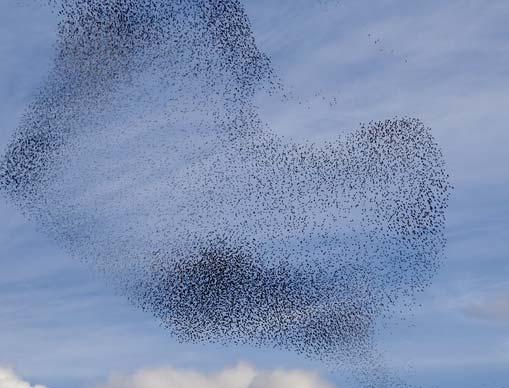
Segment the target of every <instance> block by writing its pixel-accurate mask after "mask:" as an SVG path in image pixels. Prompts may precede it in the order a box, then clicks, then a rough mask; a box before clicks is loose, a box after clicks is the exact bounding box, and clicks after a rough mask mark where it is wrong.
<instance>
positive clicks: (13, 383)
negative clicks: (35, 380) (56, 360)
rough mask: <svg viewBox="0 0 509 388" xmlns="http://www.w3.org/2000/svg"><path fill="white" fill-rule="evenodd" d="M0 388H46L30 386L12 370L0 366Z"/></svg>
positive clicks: (43, 387)
mask: <svg viewBox="0 0 509 388" xmlns="http://www.w3.org/2000/svg"><path fill="white" fill-rule="evenodd" d="M0 388H47V387H46V386H44V385H40V384H36V385H31V384H30V383H29V382H27V381H25V380H23V379H22V378H20V377H19V376H17V375H16V373H15V372H14V370H13V369H12V368H7V367H2V366H0Z"/></svg>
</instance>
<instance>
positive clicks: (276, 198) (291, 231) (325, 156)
mask: <svg viewBox="0 0 509 388" xmlns="http://www.w3.org/2000/svg"><path fill="white" fill-rule="evenodd" d="M50 3H51V4H52V5H53V6H54V7H55V10H56V12H57V13H58V15H59V24H58V29H57V36H58V41H57V44H56V55H55V60H54V66H53V68H52V69H51V72H50V74H49V75H48V78H47V80H46V82H45V84H44V86H43V87H42V88H41V89H40V90H39V91H38V94H37V95H36V96H35V98H34V100H33V102H32V103H31V104H30V106H29V107H28V108H27V110H26V113H25V115H24V117H23V119H22V121H21V123H20V125H19V127H18V129H17V130H16V132H15V134H14V136H13V139H12V141H11V143H10V145H9V146H8V149H7V150H6V153H5V156H4V157H3V159H2V161H1V169H0V186H1V188H2V191H3V193H4V194H5V195H6V196H7V197H8V198H10V199H11V200H12V201H13V202H14V203H15V204H17V205H18V206H19V207H20V209H22V211H23V212H24V213H25V214H26V216H27V217H28V218H30V219H31V220H34V221H35V222H36V223H37V224H38V225H39V226H40V228H41V229H42V230H44V232H45V233H47V234H49V235H50V236H52V237H53V238H54V239H55V240H57V241H58V242H59V243H60V244H61V245H62V246H63V247H64V248H65V249H67V250H69V252H71V253H72V254H73V255H75V256H77V257H79V258H80V259H82V260H84V261H86V262H89V263H91V264H92V265H93V266H94V267H95V268H97V269H98V270H99V271H102V272H103V273H104V274H105V275H106V276H108V277H109V279H111V280H112V281H113V282H114V283H115V284H116V285H117V286H118V287H120V288H121V290H122V292H124V293H125V294H126V295H127V296H128V297H129V298H130V299H131V300H132V301H133V302H134V303H135V304H136V305H138V306H140V307H141V308H143V309H144V310H146V311H149V312H151V313H152V314H154V315H155V316H156V317H158V319H159V320H160V321H161V322H162V324H163V325H164V326H165V327H167V328H168V330H170V331H171V333H172V334H173V335H175V336H176V337H177V338H179V339H180V340H182V341H195V342H208V341H215V342H224V343H249V344H255V345H261V346H277V347H280V348H284V349H288V350H293V351H297V352H301V353H303V354H305V355H308V356H311V357H314V358H319V359H323V360H328V361H331V360H332V361H333V362H351V363H355V364H356V365H363V366H364V367H366V368H368V366H367V365H368V364H371V366H370V367H369V368H368V369H369V373H367V372H366V373H365V375H366V376H368V375H369V376H370V377H369V378H368V377H366V379H365V381H364V384H365V385H366V386H373V387H375V386H382V385H381V384H388V385H390V386H397V385H396V384H395V382H394V380H391V381H390V382H387V381H385V382H384V379H386V378H387V377H386V376H385V377H384V375H383V373H382V372H380V373H378V372H377V373H374V372H373V371H374V370H375V369H376V365H377V362H376V361H374V360H375V358H376V357H375V356H374V355H375V354H376V352H377V351H376V349H374V345H373V341H372V339H373V333H374V330H375V326H376V322H377V321H378V320H379V319H380V318H382V317H384V316H389V315H390V314H391V311H392V307H393V306H394V305H395V304H397V303H399V301H401V300H403V299H405V298H411V297H412V296H413V295H415V294H416V293H417V292H419V291H421V290H423V289H424V288H425V287H426V286H427V285H428V284H429V282H430V281H431V280H432V278H433V275H434V274H435V272H436V271H437V269H438V268H439V265H440V259H441V256H442V254H443V249H444V244H445V239H444V221H445V212H446V206H447V200H448V195H449V191H450V185H449V183H448V176H447V173H446V171H445V166H444V160H443V156H442V154H441V151H440V148H439V146H438V144H437V143H436V142H435V140H434V139H433V136H432V134H431V131H430V129H429V128H427V127H426V126H425V125H423V124H422V123H421V122H420V121H419V120H417V119H413V118H407V117H401V118H392V119H388V120H384V121H377V122H371V123H368V124H366V125H362V126H360V127H359V128H358V129H356V130H352V131H351V132H350V133H348V134H346V135H343V136H342V137H338V139H337V140H334V141H328V142H323V143H320V144H314V143H312V142H303V143H294V142H292V141H290V140H288V139H286V138H284V137H281V136H278V135H276V134H275V133H274V131H272V130H271V128H269V126H268V125H267V123H265V122H264V121H263V117H261V115H260V112H259V111H258V109H257V107H256V105H255V104H254V103H253V100H254V98H255V96H259V95H260V94H262V95H263V94H264V93H265V94H267V95H269V94H270V95H277V93H279V92H280V91H281V89H282V88H283V86H282V85H281V81H280V80H279V78H278V77H277V75H276V74H275V72H274V71H273V69H272V67H271V63H270V59H269V58H268V57H267V56H266V55H265V54H264V53H262V52H261V51H260V50H259V49H258V47H257V45H256V41H255V38H254V36H253V32H252V30H251V27H250V23H249V19H248V17H247V15H246V13H245V10H244V8H243V6H242V4H241V2H239V1H238V0H175V1H167V0H51V1H50ZM310 130H312V128H311V129H310ZM398 384H400V383H398ZM400 385H401V386H404V383H401V384H400Z"/></svg>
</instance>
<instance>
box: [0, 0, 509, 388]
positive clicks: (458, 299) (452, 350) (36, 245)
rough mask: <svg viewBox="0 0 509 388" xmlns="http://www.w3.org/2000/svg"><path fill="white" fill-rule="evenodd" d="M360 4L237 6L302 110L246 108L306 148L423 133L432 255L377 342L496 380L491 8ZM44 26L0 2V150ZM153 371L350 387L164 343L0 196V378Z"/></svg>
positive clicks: (503, 315) (283, 358) (422, 379)
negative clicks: (412, 298) (435, 240)
mask: <svg viewBox="0 0 509 388" xmlns="http://www.w3.org/2000/svg"><path fill="white" fill-rule="evenodd" d="M274 3H276V4H274ZM373 3H375V2H373V1H367V0H357V1H351V0H344V1H338V2H336V1H327V2H326V1H322V2H319V1H317V2H316V3H313V4H311V2H310V1H309V0H293V1H289V0H280V1H278V2H273V1H269V0H249V1H246V2H245V5H246V10H247V13H248V15H249V16H250V18H251V22H252V26H253V30H254V33H255V37H256V39H257V43H258V45H259V47H260V48H261V49H262V50H263V51H264V52H265V53H267V54H268V55H269V56H270V58H271V60H272V63H273V66H274V68H275V69H276V72H277V74H278V75H279V76H280V77H281V79H282V81H283V82H284V84H285V86H286V87H287V88H288V90H290V91H291V92H292V93H293V94H294V95H296V96H298V97H299V98H300V99H302V100H305V101H306V102H307V104H308V105H310V106H311V107H312V109H309V110H303V109H302V108H301V107H300V106H299V105H298V104H295V103H292V102H291V101H288V102H281V101H279V102H278V101H260V106H261V109H262V112H263V113H264V118H265V119H266V120H267V121H268V122H269V123H270V124H271V127H272V128H274V129H275V130H276V131H277V132H278V133H281V134H284V135H286V136H290V137H295V138H296V139H312V140H316V141H321V140H324V139H329V138H334V137H335V136H336V135H337V134H338V132H342V131H348V130H350V129H352V128H356V127H358V125H359V123H362V122H369V121H370V120H382V119H385V118H391V117H394V116H415V117H418V118H420V119H421V120H422V121H423V122H424V123H425V124H426V125H427V126H429V127H431V128H432V130H433V134H434V135H435V137H436V139H437V140H438V142H439V144H440V145H441V147H442V149H443V151H444V155H445V159H446V161H447V168H448V171H449V173H450V175H451V181H452V184H453V185H454V190H453V193H452V197H451V202H450V207H449V210H448V219H447V229H446V234H447V238H448V246H447V248H446V252H445V259H444V262H443V264H442V268H441V269H440V271H439V273H438V275H437V277H436V279H435V281H434V283H433V285H432V286H431V287H429V288H428V289H427V290H426V291H425V293H423V294H422V295H419V296H418V301H417V302H418V303H417V307H415V308H414V309H412V310H411V311H408V310H406V309H403V310H402V311H401V312H400V313H399V314H398V315H397V316H395V318H394V319H393V320H391V321H390V322H385V326H384V327H383V330H382V329H381V330H379V332H380V334H379V338H378V341H379V343H380V347H381V349H382V351H383V353H384V354H385V356H386V358H387V363H388V364H389V365H390V366H391V367H392V368H394V369H395V370H397V371H399V373H400V374H401V375H402V376H403V377H405V378H406V379H407V380H408V381H410V382H412V383H415V384H416V385H421V386H423V387H447V388H456V387H458V388H477V387H486V388H506V387H509V260H508V259H509V248H508V247H507V244H506V241H505V240H506V238H507V229H508V227H509V203H508V201H507V198H509V173H508V172H507V166H509V153H508V152H507V144H509V134H508V131H507V128H506V127H507V123H508V122H509V110H508V109H507V106H508V105H509V66H508V63H509V26H507V23H506V21H507V20H508V18H509V3H508V2H507V1H503V0H500V1H499V0H491V1H490V2H485V1H480V0H479V1H473V0H448V1H443V0H442V1H438V0H430V1H426V2H409V1H404V0H379V1H376V4H373ZM55 22H56V20H55V17H54V16H53V15H52V14H51V12H49V10H48V9H47V8H45V7H44V6H42V5H37V4H32V2H30V1H28V0H27V1H24V0H4V1H2V2H1V3H0V58H1V59H2V60H1V61H0V149H3V148H4V147H5V146H6V144H7V142H8V141H9V138H10V136H11V134H12V133H13V131H14V129H15V128H16V125H17V122H18V121H19V119H20V117H21V115H22V113H23V111H24V109H25V108H26V106H27V104H29V103H30V101H31V99H32V98H33V96H34V94H35V93H36V91H37V88H38V87H39V86H40V85H42V83H43V82H44V77H45V74H46V73H47V71H48V69H49V68H50V67H51V61H52V55H53V41H54V37H55V32H54V28H55ZM316 94H319V97H316V96H315V95H316ZM322 96H325V97H326V98H325V99H323V98H322ZM331 101H337V103H335V104H331V103H330V102H331ZM171 379H173V380H171ZM170 380H171V381H175V384H177V382H178V383H179V384H181V386H182V387H184V388H188V387H189V388H194V387H197V386H200V387H206V388H208V387H210V388H215V387H226V388H229V387H230V386H231V387H232V388H237V387H239V388H244V387H245V388H281V387H285V386H294V387H299V385H298V384H300V385H301V386H302V388H329V387H337V388H353V387H355V384H354V383H353V382H352V381H350V380H349V379H348V378H347V377H346V376H345V374H344V373H343V371H341V370H339V371H334V370H332V371H331V370H330V368H327V367H326V366H324V365H321V364H320V363H318V362H315V361H311V360H306V359H303V358H301V357H299V356H298V355H295V354H292V353H289V352H284V351H278V350H273V349H254V348H250V347H249V346H243V347H223V346H219V345H191V344H180V343H177V342H176V341H175V340H174V339H173V338H171V336H170V335H169V334H168V333H167V332H166V331H165V330H164V329H163V328H161V327H159V325H158V323H157V322H156V321H154V320H153V319H152V318H151V316H150V315H146V314H143V313H142V312H141V311H139V310H137V309H135V308H134V307H133V306H131V305H130V304H129V302H128V301H127V300H125V299H124V298H123V297H122V296H121V295H118V294H117V293H116V292H115V290H114V289H112V288H111V287H110V286H108V283H107V282H105V281H104V279H101V277H100V276H99V275H97V274H94V272H93V271H90V269H89V268H87V266H86V265H85V264H83V263H80V262H78V261H76V260H75V259H73V258H71V257H69V256H68V255H66V253H65V252H64V251H62V250H60V249H59V248H58V246H57V245H56V244H55V243H54V242H53V241H51V240H50V239H48V238H47V237H45V235H44V233H43V231H41V230H38V229H37V226H36V225H33V224H31V223H29V222H27V221H26V220H25V219H24V217H23V215H22V214H21V213H20V212H19V211H18V210H17V209H16V208H14V207H13V206H12V205H10V204H9V203H7V202H5V201H4V200H3V199H2V200H0V388H13V387H14V388H26V387H37V388H40V386H44V387H47V388H74V387H77V388H93V387H103V388H112V387H115V388H116V387H128V388H129V387H133V388H158V387H166V385H162V382H164V381H170ZM37 384H39V385H40V386H39V385H37ZM185 384H187V385H185ZM228 384H230V386H229V385H228ZM299 388H300V387H299Z"/></svg>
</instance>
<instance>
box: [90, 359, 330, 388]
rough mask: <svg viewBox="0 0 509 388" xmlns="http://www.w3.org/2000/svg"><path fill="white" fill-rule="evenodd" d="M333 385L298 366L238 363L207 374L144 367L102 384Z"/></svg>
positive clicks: (207, 387)
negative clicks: (265, 367)
mask: <svg viewBox="0 0 509 388" xmlns="http://www.w3.org/2000/svg"><path fill="white" fill-rule="evenodd" d="M287 387H292V388H333V386H332V385H331V384H329V383H327V382H325V381H324V380H322V379H321V378H319V377H318V376H317V375H315V374H313V373H310V372H305V371H299V370H274V371H261V370H256V369H255V368H254V367H252V366H251V365H248V364H239V365H237V366H236V367H233V368H227V369H225V370H223V371H220V372H217V373H213V374H205V373H200V372H196V371H192V370H179V369H174V368H171V367H170V368H160V369H144V370H140V371H138V372H136V373H134V374H132V375H116V376H112V377H111V378H110V379H109V381H108V382H107V383H106V384H104V385H101V386H100V387H99V388H287Z"/></svg>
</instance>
